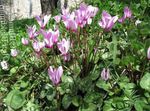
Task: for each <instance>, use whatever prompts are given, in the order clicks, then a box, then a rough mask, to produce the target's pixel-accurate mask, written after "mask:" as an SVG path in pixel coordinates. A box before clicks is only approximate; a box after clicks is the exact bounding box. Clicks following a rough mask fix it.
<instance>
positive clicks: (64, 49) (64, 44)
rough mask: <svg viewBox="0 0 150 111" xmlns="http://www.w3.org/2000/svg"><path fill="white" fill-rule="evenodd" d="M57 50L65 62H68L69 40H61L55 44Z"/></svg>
mask: <svg viewBox="0 0 150 111" xmlns="http://www.w3.org/2000/svg"><path fill="white" fill-rule="evenodd" d="M57 46H58V49H59V51H60V52H61V55H62V56H63V58H64V60H65V61H69V60H70V54H69V52H68V51H69V48H70V40H66V39H63V40H62V41H61V42H58V43H57Z"/></svg>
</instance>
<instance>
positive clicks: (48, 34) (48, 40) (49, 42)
mask: <svg viewBox="0 0 150 111" xmlns="http://www.w3.org/2000/svg"><path fill="white" fill-rule="evenodd" d="M41 32H42V34H43V36H44V41H45V47H46V48H52V47H53V45H54V42H53V37H52V34H53V31H52V30H51V29H50V30H48V31H44V30H41Z"/></svg>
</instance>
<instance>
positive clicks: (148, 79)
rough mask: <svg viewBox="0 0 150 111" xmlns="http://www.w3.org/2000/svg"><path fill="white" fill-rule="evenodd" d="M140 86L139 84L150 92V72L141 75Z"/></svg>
mask: <svg viewBox="0 0 150 111" xmlns="http://www.w3.org/2000/svg"><path fill="white" fill-rule="evenodd" d="M140 86H141V87H142V88H143V89H145V90H147V91H149V92H150V73H146V74H145V75H144V76H143V77H142V79H141V81H140Z"/></svg>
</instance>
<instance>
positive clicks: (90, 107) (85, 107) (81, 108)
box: [79, 103, 97, 111]
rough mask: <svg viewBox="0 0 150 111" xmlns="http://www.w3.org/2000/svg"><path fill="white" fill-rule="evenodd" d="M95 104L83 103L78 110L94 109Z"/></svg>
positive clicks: (89, 110) (93, 110)
mask: <svg viewBox="0 0 150 111" xmlns="http://www.w3.org/2000/svg"><path fill="white" fill-rule="evenodd" d="M96 109H97V106H96V105H95V104H93V103H88V104H86V105H85V104H83V105H82V106H81V107H80V108H79V111H96Z"/></svg>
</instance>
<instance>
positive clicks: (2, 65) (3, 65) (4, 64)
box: [1, 61, 8, 70]
mask: <svg viewBox="0 0 150 111" xmlns="http://www.w3.org/2000/svg"><path fill="white" fill-rule="evenodd" d="M1 67H2V69H3V70H7V69H8V63H7V62H6V61H2V62H1Z"/></svg>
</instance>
